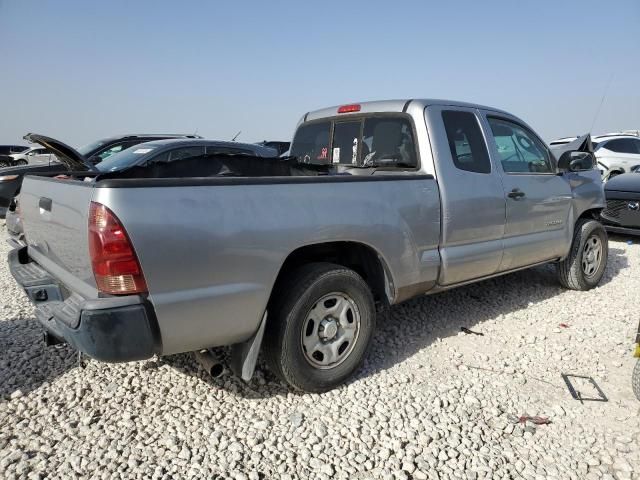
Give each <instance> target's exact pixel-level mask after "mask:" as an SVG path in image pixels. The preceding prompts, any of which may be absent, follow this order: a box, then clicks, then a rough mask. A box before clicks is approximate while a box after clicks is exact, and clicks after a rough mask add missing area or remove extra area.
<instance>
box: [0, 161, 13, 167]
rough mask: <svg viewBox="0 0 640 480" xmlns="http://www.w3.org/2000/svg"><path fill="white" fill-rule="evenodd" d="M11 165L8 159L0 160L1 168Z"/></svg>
mask: <svg viewBox="0 0 640 480" xmlns="http://www.w3.org/2000/svg"><path fill="white" fill-rule="evenodd" d="M10 166H11V165H10V164H9V162H7V161H6V160H0V168H5V167H10Z"/></svg>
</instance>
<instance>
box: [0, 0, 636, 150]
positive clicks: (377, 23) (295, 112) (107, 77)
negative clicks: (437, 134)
mask: <svg viewBox="0 0 640 480" xmlns="http://www.w3.org/2000/svg"><path fill="white" fill-rule="evenodd" d="M639 53H640V0H617V1H616V2H605V1H591V0H575V1H573V0H537V1H535V2H533V1H527V2H525V1H520V2H518V1H514V0H509V1H501V0H500V1H499V0H495V1H493V0H484V1H472V0H469V1H464V0H459V1H447V2H444V1H426V0H421V1H413V2H409V1H403V0H396V1H394V2H389V1H376V0H369V1H346V0H342V1H333V0H323V1H322V2H317V1H316V2H305V1H278V0H271V1H254V2H248V1H242V0H235V1H213V0H212V1H171V2H165V1H159V0H158V1H143V0H140V1H120V0H110V1H102V2H87V1H71V0H58V1H31V0H0V143H2V144H4V143H15V142H18V143H24V141H23V140H22V136H23V135H24V134H26V133H28V132H36V133H41V134H45V135H48V136H52V137H55V138H58V139H60V140H62V141H64V142H66V143H68V144H70V145H72V146H81V145H84V144H86V143H89V142H91V141H94V140H97V139H100V138H104V137H108V136H112V135H115V134H121V133H161V132H172V133H173V132H176V133H194V132H197V133H198V134H200V135H203V136H204V137H206V138H211V139H220V140H229V139H231V138H232V137H233V136H235V135H236V134H237V133H238V132H239V131H241V132H242V133H241V134H240V135H239V136H238V141H244V142H254V141H260V140H264V139H267V140H290V139H291V137H292V136H293V132H294V130H295V126H296V123H297V122H298V120H299V119H300V117H301V116H302V115H303V114H304V113H305V112H307V111H309V110H314V109H317V108H322V107H326V106H331V105H339V104H344V103H351V102H357V101H366V100H378V99H389V98H446V99H453V100H463V101H469V102H474V103H480V104H484V105H489V106H493V107H498V108H501V109H504V110H507V111H509V112H511V113H513V114H515V115H517V116H519V117H520V118H522V119H523V120H524V121H525V122H527V123H528V124H529V125H531V126H532V127H533V128H534V129H535V130H536V131H537V132H538V133H539V134H540V135H541V136H542V137H543V138H544V139H545V140H547V141H551V140H553V139H554V138H558V137H562V136H569V135H578V134H582V133H586V132H589V131H591V132H592V133H594V134H597V133H605V132H610V131H619V130H622V129H640V55H639ZM603 98H604V101H603V102H602V107H601V108H600V110H599V105H600V103H601V101H602V99H603ZM598 110H599V113H598V114H597V115H596V113H597V112H598Z"/></svg>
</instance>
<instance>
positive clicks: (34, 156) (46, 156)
mask: <svg viewBox="0 0 640 480" xmlns="http://www.w3.org/2000/svg"><path fill="white" fill-rule="evenodd" d="M11 158H13V163H12V165H15V166H23V165H28V164H31V165H49V164H50V163H52V162H57V159H56V156H55V155H54V154H53V152H51V151H50V150H48V149H46V148H44V147H31V148H28V149H26V150H25V151H23V152H20V153H14V154H12V155H11Z"/></svg>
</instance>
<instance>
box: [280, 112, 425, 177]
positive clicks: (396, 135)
mask: <svg viewBox="0 0 640 480" xmlns="http://www.w3.org/2000/svg"><path fill="white" fill-rule="evenodd" d="M291 156H293V157H297V159H298V161H299V162H302V163H315V164H320V165H334V166H340V165H343V166H351V167H358V168H391V169H393V168H400V169H407V168H409V169H416V168H418V155H417V151H416V141H415V135H414V130H413V128H412V124H411V121H410V119H409V118H408V116H404V115H400V114H377V115H376V114H373V115H368V116H362V117H356V116H350V117H349V118H344V119H343V118H340V117H338V118H335V119H331V120H322V121H317V122H311V123H308V124H303V125H301V126H300V127H298V130H297V131H296V134H295V136H294V139H293V143H292V145H291Z"/></svg>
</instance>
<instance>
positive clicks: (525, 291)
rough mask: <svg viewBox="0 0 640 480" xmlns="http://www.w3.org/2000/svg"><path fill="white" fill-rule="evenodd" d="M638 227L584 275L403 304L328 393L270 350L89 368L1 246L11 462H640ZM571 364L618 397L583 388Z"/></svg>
mask: <svg viewBox="0 0 640 480" xmlns="http://www.w3.org/2000/svg"><path fill="white" fill-rule="evenodd" d="M0 230H1V231H0V257H2V258H5V256H6V253H7V250H8V246H7V245H6V244H5V241H4V240H5V237H6V232H5V230H4V227H0ZM626 240H627V238H624V237H614V238H613V239H612V241H611V243H610V257H609V267H608V270H607V273H606V277H605V279H604V280H603V283H602V286H601V287H599V288H597V289H594V290H592V291H590V292H587V293H580V292H570V291H564V290H562V289H561V288H559V287H558V285H557V283H556V281H555V278H554V275H553V270H552V269H551V268H549V267H543V268H537V269H534V270H530V271H525V272H520V273H515V274H512V275H508V276H505V277H502V278H498V279H495V280H490V281H487V282H484V283H480V284H478V285H474V286H469V287H465V288H461V289H458V290H455V291H451V292H447V293H443V294H440V295H436V296H432V297H424V298H420V299H417V300H413V301H410V302H407V303H405V304H403V305H400V306H397V307H394V308H393V309H392V310H391V311H390V312H388V313H386V314H383V315H380V317H379V318H378V323H379V327H378V330H377V334H376V336H375V339H374V343H373V346H372V349H371V353H370V355H369V357H368V359H367V361H366V362H365V365H364V367H363V368H362V369H361V370H360V371H359V372H358V374H357V375H356V377H355V378H354V379H353V380H352V381H351V382H350V383H349V384H347V385H345V386H343V387H341V388H338V389H336V390H334V391H332V392H329V393H326V394H321V395H310V394H298V393H295V392H293V391H291V390H289V389H288V388H287V387H286V386H285V385H283V384H281V383H280V382H278V381H276V380H275V379H274V377H273V375H271V373H270V372H269V371H268V370H266V369H265V368H264V367H263V366H260V367H259V368H258V371H257V374H256V376H255V378H254V379H253V381H252V382H251V383H250V384H244V383H243V382H241V381H239V380H237V379H235V378H233V377H231V376H229V375H226V376H224V377H222V378H220V379H217V380H212V379H210V378H207V377H206V376H205V375H204V373H203V371H202V370H201V369H200V367H199V366H198V365H197V363H196V362H195V361H194V360H193V358H192V356H190V355H177V356H172V357H167V358H163V359H159V360H157V361H155V360H152V361H146V362H137V363H130V364H122V365H109V364H104V363H98V362H96V361H87V362H86V366H85V367H84V368H79V367H78V366H77V363H76V356H75V355H74V352H73V351H72V350H71V349H69V348H68V347H50V348H44V346H43V344H42V341H41V330H40V328H39V327H38V324H37V322H36V320H35V319H34V315H33V308H32V306H31V305H30V304H29V303H28V301H27V299H26V297H25V295H24V294H23V293H22V292H21V291H20V290H19V289H18V288H17V286H16V285H15V283H14V281H13V279H12V278H10V274H9V272H8V269H7V268H6V264H5V262H4V261H2V262H0V285H2V291H1V292H0V299H1V305H2V307H1V309H0V478H74V477H76V478H84V477H92V478H105V479H111V478H207V479H210V478H232V479H258V478H282V479H286V478H301V479H302V478H305V479H306V478H316V479H326V478H344V479H347V478H348V479H364V478H382V479H425V478H462V479H465V478H468V479H476V478H502V479H506V478H514V479H517V478H526V479H543V478H559V479H597V478H601V479H614V478H615V479H629V478H636V479H640V446H639V444H640V419H639V413H640V412H639V407H640V402H638V401H637V400H635V398H634V397H633V393H632V391H631V371H632V368H633V364H634V359H633V358H632V347H633V343H632V342H633V339H634V334H635V329H636V327H637V325H638V320H639V318H638V317H639V316H640V314H639V313H638V298H639V297H638V292H639V291H640V245H638V242H637V240H636V241H634V244H633V245H628V244H627V243H626ZM560 324H566V326H560ZM462 326H464V327H466V328H468V329H470V330H472V331H474V332H479V333H482V334H483V335H482V336H481V335H474V334H465V333H462V332H461V331H460V327H462ZM563 373H566V374H573V375H583V376H591V377H593V378H594V379H595V380H596V382H597V383H598V385H599V386H600V387H601V389H602V390H603V391H604V393H605V394H606V396H607V397H608V398H609V401H608V402H606V403H605V402H596V401H584V403H581V402H579V401H576V400H573V399H572V398H571V396H570V394H569V392H568V390H567V388H566V386H565V384H564V381H563V379H562V377H561V374H563ZM578 381H579V379H576V382H578ZM578 388H579V389H580V391H581V392H583V394H584V395H585V396H591V397H593V394H594V392H592V391H591V390H592V389H591V388H590V387H589V386H588V385H586V384H581V385H580V386H579V387H578ZM523 415H530V416H542V417H546V418H548V419H549V420H550V421H551V423H550V424H547V425H535V424H533V423H531V422H525V423H521V422H520V421H519V417H521V416H523Z"/></svg>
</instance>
